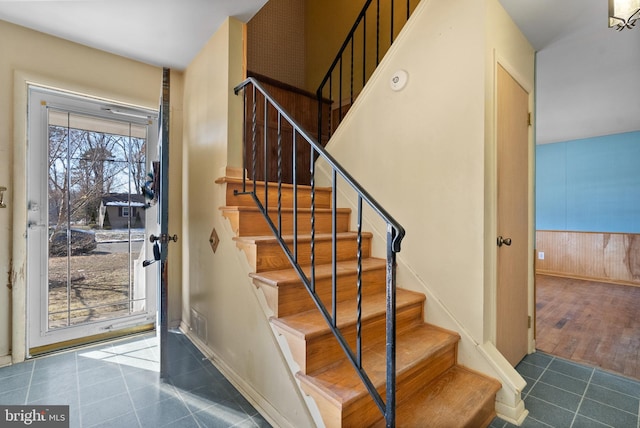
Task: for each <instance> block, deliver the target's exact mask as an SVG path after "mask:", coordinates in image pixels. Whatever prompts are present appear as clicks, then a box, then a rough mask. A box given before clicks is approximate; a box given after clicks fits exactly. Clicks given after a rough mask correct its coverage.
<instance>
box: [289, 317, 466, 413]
mask: <svg viewBox="0 0 640 428" xmlns="http://www.w3.org/2000/svg"><path fill="white" fill-rule="evenodd" d="M459 339H460V336H459V335H458V334H457V333H454V332H451V331H448V330H445V329H442V328H440V327H437V326H434V325H431V324H419V325H415V326H413V327H412V328H410V329H406V330H404V331H401V332H398V333H397V335H396V376H397V378H398V379H397V380H400V378H401V377H402V373H405V372H408V371H410V370H411V369H412V368H413V367H414V366H416V365H417V364H419V363H421V362H422V361H424V360H425V359H428V358H430V357H432V356H433V355H435V354H437V353H439V352H441V351H442V350H443V349H444V348H447V347H450V346H454V345H455V344H456V343H457V342H458V340H459ZM362 354H363V357H362V360H363V367H364V369H365V371H366V372H367V374H368V375H369V377H370V379H371V382H372V383H373V385H374V386H375V387H376V389H378V391H383V390H384V385H385V383H386V349H385V346H384V345H383V346H370V347H366V348H363V350H362ZM296 377H297V378H298V379H300V380H301V381H302V382H304V383H305V384H306V385H308V386H310V387H312V388H313V389H315V390H316V391H317V392H319V393H320V394H321V395H324V396H325V397H327V398H329V399H330V401H332V402H333V403H334V404H335V405H336V406H338V407H342V408H344V407H345V406H346V405H348V403H349V402H351V401H353V400H355V399H357V398H359V397H362V396H365V395H368V394H369V392H368V391H367V389H366V387H365V386H364V384H363V383H362V381H361V380H360V377H359V376H358V375H357V373H356V370H355V369H354V368H353V366H352V365H351V363H350V362H349V361H348V360H347V359H346V358H345V359H342V360H341V361H339V362H337V363H335V364H333V365H331V366H329V367H327V368H325V369H324V370H319V371H317V372H315V373H309V374H306V375H305V374H302V373H300V372H299V373H297V374H296Z"/></svg>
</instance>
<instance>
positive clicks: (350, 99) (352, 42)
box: [349, 35, 356, 106]
mask: <svg viewBox="0 0 640 428" xmlns="http://www.w3.org/2000/svg"><path fill="white" fill-rule="evenodd" d="M355 40H356V39H355V35H354V36H353V37H352V38H351V67H350V69H351V70H350V72H351V76H350V79H349V82H350V91H351V92H350V95H349V106H351V105H353V50H354V48H355V46H354V45H355Z"/></svg>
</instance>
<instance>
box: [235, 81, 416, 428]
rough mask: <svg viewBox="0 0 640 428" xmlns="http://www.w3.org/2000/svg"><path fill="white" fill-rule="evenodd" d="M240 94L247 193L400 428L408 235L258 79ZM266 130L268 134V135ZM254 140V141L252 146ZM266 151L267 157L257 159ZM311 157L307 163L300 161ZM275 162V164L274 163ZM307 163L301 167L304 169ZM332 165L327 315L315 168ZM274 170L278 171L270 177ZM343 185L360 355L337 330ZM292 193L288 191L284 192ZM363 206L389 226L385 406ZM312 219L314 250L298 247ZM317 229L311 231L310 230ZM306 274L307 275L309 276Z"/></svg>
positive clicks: (363, 377) (392, 422) (379, 403)
mask: <svg viewBox="0 0 640 428" xmlns="http://www.w3.org/2000/svg"><path fill="white" fill-rule="evenodd" d="M234 91H235V93H236V94H239V93H241V92H242V94H243V96H244V106H245V108H244V114H245V121H244V123H245V124H246V125H245V127H244V140H245V141H244V143H243V148H244V150H243V169H244V170H245V171H249V177H246V174H244V175H243V183H242V193H244V194H249V195H251V196H252V197H253V199H254V201H255V203H256V205H257V207H258V209H259V210H260V211H261V213H262V215H263V216H264V218H265V220H266V222H267V223H268V224H269V227H270V228H271V230H272V232H273V234H274V236H275V237H276V238H277V239H278V241H279V243H280V246H281V247H282V250H283V251H284V253H285V254H286V256H287V257H288V259H289V261H290V262H291V265H292V266H293V268H294V269H295V270H296V271H297V273H298V275H299V277H300V279H301V280H302V281H303V283H304V285H305V287H306V288H307V291H308V292H309V294H310V296H311V298H312V299H313V301H314V302H315V304H316V306H317V308H318V310H319V311H320V312H321V313H322V316H323V317H324V319H325V320H326V322H327V324H328V325H329V327H330V329H331V331H332V332H333V334H334V335H335V337H336V339H337V340H338V342H339V343H340V346H341V347H342V349H343V350H344V352H345V354H346V356H347V358H348V359H349V360H350V362H351V363H352V364H353V366H354V368H355V369H356V371H357V373H358V375H359V377H360V378H361V380H362V382H363V383H364V385H365V386H366V388H367V390H368V391H369V394H370V395H371V397H372V398H373V400H374V401H375V403H376V405H377V406H378V408H379V409H380V411H381V412H382V414H383V415H384V418H385V421H386V425H387V426H388V427H393V426H395V408H396V392H395V385H396V355H395V348H396V253H397V252H399V251H400V243H401V241H402V238H403V237H404V235H405V231H404V229H403V228H402V226H401V225H400V224H399V223H398V222H397V221H396V220H394V219H393V217H391V215H390V214H389V213H388V212H387V211H386V210H385V209H384V208H383V207H382V206H381V205H380V204H379V203H378V202H376V201H375V199H373V197H372V196H371V195H370V194H369V193H368V192H367V191H366V190H365V189H364V188H363V187H362V186H361V185H360V184H359V183H358V182H357V181H356V180H355V179H354V178H353V177H352V176H351V175H350V174H349V173H348V172H347V171H346V170H345V169H344V168H343V167H342V166H341V165H340V164H339V163H338V162H337V161H336V160H335V159H334V158H333V157H332V156H331V155H330V154H329V153H328V152H327V151H326V150H325V149H324V148H323V147H322V146H321V145H320V144H319V143H318V142H317V141H316V140H314V139H313V138H312V137H311V136H309V134H308V133H307V132H306V131H305V130H304V129H303V128H302V127H301V126H300V125H299V124H298V123H296V121H295V120H293V119H292V118H291V116H290V115H289V114H288V113H287V112H286V111H285V110H284V109H283V108H282V107H281V106H280V105H279V104H278V103H277V102H276V101H275V100H274V99H273V98H272V97H271V96H270V95H269V94H268V92H267V91H266V90H265V89H264V87H262V86H261V85H260V83H259V82H258V81H257V80H255V79H254V78H249V79H247V80H245V81H244V82H242V83H241V84H240V85H238V86H237V87H236V88H235V89H234ZM269 123H272V124H273V123H275V124H276V132H270V131H269V129H268V128H269V125H268V124H269ZM261 128H262V129H261ZM248 139H250V141H248ZM259 151H260V155H259V154H258V153H259ZM284 156H290V157H291V162H287V163H286V164H287V165H291V168H292V169H293V171H283V157H284ZM300 156H304V157H306V158H307V159H306V160H303V159H298V158H299V157H300ZM272 158H275V159H272ZM301 161H302V162H301ZM320 161H323V162H325V163H326V164H327V165H328V167H329V168H330V170H331V188H332V191H333V193H332V198H333V199H332V203H331V208H330V210H331V219H332V221H331V222H332V227H331V229H332V233H331V235H332V256H331V259H332V262H331V264H332V294H331V295H332V298H331V307H330V308H327V306H326V305H325V303H324V302H323V301H322V299H321V298H320V296H319V294H318V293H317V292H316V289H315V285H316V276H315V270H316V269H315V268H316V258H315V235H316V217H317V214H316V211H317V209H316V206H315V194H316V184H315V183H316V177H315V172H316V165H315V164H316V162H320ZM300 164H303V165H308V167H309V170H310V179H311V184H310V189H311V196H310V202H309V201H307V202H306V205H307V207H308V208H307V207H304V208H302V207H301V205H303V204H304V202H302V201H300V199H301V198H300V197H299V195H298V187H299V186H300V185H299V184H298V180H297V177H298V175H299V174H298V173H297V172H296V169H297V168H298V167H299V165H300ZM273 168H275V171H271V169H273ZM274 175H275V177H277V179H276V181H277V200H276V201H272V199H273V198H274V196H275V195H274V193H271V198H269V183H268V180H266V179H265V180H264V181H263V182H259V180H260V178H259V177H260V176H262V177H273V176H274ZM285 175H287V176H290V177H292V179H293V183H292V184H291V186H292V189H293V201H292V202H291V204H292V210H291V209H289V207H286V208H284V207H283V202H282V188H283V176H285ZM338 179H340V183H341V184H342V183H346V185H347V187H348V189H350V192H352V193H353V194H354V195H355V197H356V198H357V200H355V203H354V205H355V206H357V213H356V216H357V217H356V219H357V255H356V259H357V260H356V263H357V278H356V281H355V284H354V286H355V287H356V290H357V308H356V311H357V313H356V336H357V337H356V344H355V350H353V349H352V348H351V346H350V345H349V343H348V342H347V340H346V339H345V336H344V335H343V333H342V332H341V331H340V328H339V327H338V319H337V313H338V312H337V234H338V232H337V217H338V209H337V207H336V202H337V193H338ZM285 186H287V184H285ZM363 203H365V204H367V205H368V206H369V207H370V208H371V209H372V211H373V212H374V213H376V214H377V217H379V218H380V219H382V221H383V222H384V223H385V224H386V230H387V244H386V253H387V255H386V272H387V274H386V401H385V400H383V399H382V396H381V395H380V393H379V392H378V391H377V390H376V387H375V386H374V385H373V383H372V381H371V379H370V377H369V375H368V374H367V373H366V371H365V370H364V368H363V361H362V318H361V316H362V286H363V283H362V259H363V256H362V235H363V233H362V219H363ZM288 211H290V212H292V216H293V219H292V222H293V224H292V226H291V225H290V224H288V225H286V226H285V227H283V214H284V213H285V212H288ZM303 212H304V214H305V218H306V215H308V216H309V219H310V225H308V224H307V225H305V226H304V230H310V235H311V239H310V241H309V242H308V243H302V242H303V241H304V242H306V240H302V241H299V239H298V237H299V229H302V227H301V225H300V221H299V217H300V216H301V215H302V214H301V213H303ZM309 227H310V229H309ZM301 245H309V246H310V257H309V258H306V257H304V258H303V257H302V256H300V257H299V254H301V252H300V248H299V247H300V246H301ZM305 269H306V271H307V272H308V274H307V273H305Z"/></svg>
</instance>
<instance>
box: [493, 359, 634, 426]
mask: <svg viewBox="0 0 640 428" xmlns="http://www.w3.org/2000/svg"><path fill="white" fill-rule="evenodd" d="M516 369H517V370H518V372H519V373H520V374H521V375H522V376H523V377H524V379H525V380H526V381H527V386H526V388H525V390H524V392H523V397H524V403H525V407H526V408H527V409H528V410H529V416H528V417H527V418H526V419H525V420H524V422H523V424H522V427H525V428H538V427H540V428H548V427H555V428H602V427H616V428H639V427H640V420H639V418H638V414H639V413H640V382H637V381H634V380H632V379H629V378H625V377H622V376H617V375H614V374H611V373H609V372H605V371H603V370H600V369H597V368H593V367H589V366H584V365H580V364H576V363H573V362H570V361H567V360H564V359H561V358H557V357H554V356H552V355H548V354H545V353H542V352H536V353H533V354H531V355H528V356H526V357H525V358H524V359H523V360H522V361H521V362H520V364H518V366H517V367H516ZM514 426H515V425H511V424H509V423H506V422H504V421H503V420H501V419H498V418H496V419H494V421H493V422H492V423H491V425H490V428H511V427H514Z"/></svg>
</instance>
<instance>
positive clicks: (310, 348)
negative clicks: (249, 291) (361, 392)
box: [281, 302, 424, 374]
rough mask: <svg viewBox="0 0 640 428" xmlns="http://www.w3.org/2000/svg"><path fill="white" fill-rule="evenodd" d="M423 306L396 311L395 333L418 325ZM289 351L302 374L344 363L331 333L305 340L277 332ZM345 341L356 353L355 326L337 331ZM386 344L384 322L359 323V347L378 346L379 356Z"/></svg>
mask: <svg viewBox="0 0 640 428" xmlns="http://www.w3.org/2000/svg"><path fill="white" fill-rule="evenodd" d="M423 306H424V305H423V303H422V302H420V303H419V304H414V305H410V306H407V307H403V308H399V309H398V312H397V314H396V325H397V328H398V329H402V328H405V327H408V326H409V325H411V324H414V323H418V322H422V320H423ZM281 332H282V333H283V335H284V336H285V338H286V339H287V342H288V343H289V348H290V349H291V350H292V353H293V355H294V358H295V361H296V363H298V365H299V366H300V371H301V372H302V373H305V374H306V373H313V372H314V371H316V370H319V369H322V368H323V367H326V366H327V365H330V364H333V363H335V362H337V361H339V360H341V359H344V358H345V356H344V351H343V350H342V347H340V344H339V343H338V341H337V340H336V338H335V337H334V335H333V333H331V332H327V333H325V334H322V335H318V336H315V337H312V338H309V339H308V340H304V338H301V337H299V336H295V335H292V334H290V333H288V332H286V331H284V330H281ZM341 333H342V335H343V336H344V338H345V340H346V341H347V343H348V344H349V346H350V347H351V349H352V350H353V351H354V353H355V349H356V326H355V325H351V326H347V327H344V328H342V329H341ZM385 340H386V319H385V317H383V316H382V317H377V318H375V319H365V320H363V322H362V342H363V346H371V345H374V344H377V345H380V349H381V350H380V352H384V343H385Z"/></svg>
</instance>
